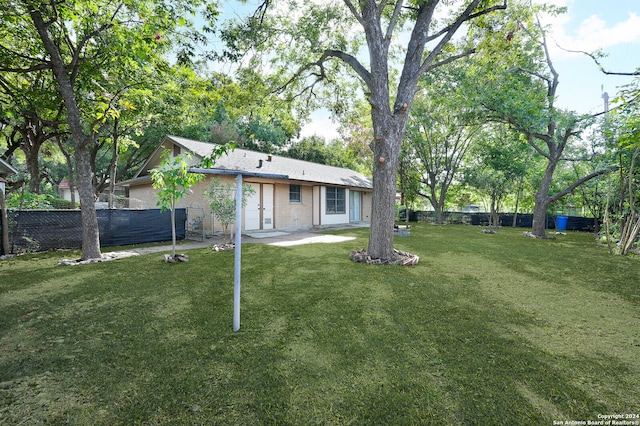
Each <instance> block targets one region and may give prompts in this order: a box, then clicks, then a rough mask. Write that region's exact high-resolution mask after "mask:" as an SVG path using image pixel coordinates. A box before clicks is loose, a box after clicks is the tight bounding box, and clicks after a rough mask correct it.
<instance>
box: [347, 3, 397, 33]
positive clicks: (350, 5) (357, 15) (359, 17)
mask: <svg viewBox="0 0 640 426" xmlns="http://www.w3.org/2000/svg"><path fill="white" fill-rule="evenodd" d="M343 1H344V4H346V5H347V7H348V8H349V10H350V11H351V14H352V15H353V17H354V18H356V19H357V20H358V22H359V23H360V25H362V26H363V27H364V26H365V22H364V19H363V18H362V15H361V14H360V13H358V9H356V7H355V6H354V5H353V3H352V2H351V0H343ZM401 3H402V2H401Z"/></svg>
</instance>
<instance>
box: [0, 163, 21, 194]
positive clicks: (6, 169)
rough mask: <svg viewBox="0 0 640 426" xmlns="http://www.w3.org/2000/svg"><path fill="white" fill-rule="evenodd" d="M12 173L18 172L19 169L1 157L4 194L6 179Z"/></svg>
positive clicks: (0, 183) (1, 181)
mask: <svg viewBox="0 0 640 426" xmlns="http://www.w3.org/2000/svg"><path fill="white" fill-rule="evenodd" d="M10 174H18V171H17V170H16V169H15V168H14V167H13V166H12V165H11V164H9V163H7V162H6V161H4V160H3V159H2V158H0V191H2V193H3V194H4V190H5V184H6V183H7V180H6V179H5V178H6V177H7V176H9V175H10Z"/></svg>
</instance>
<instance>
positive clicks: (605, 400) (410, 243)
mask: <svg viewBox="0 0 640 426" xmlns="http://www.w3.org/2000/svg"><path fill="white" fill-rule="evenodd" d="M335 233H337V234H341V235H352V236H355V237H357V240H355V241H350V242H346V243H340V244H312V245H304V246H294V247H287V248H285V247H272V246H266V245H263V244H246V245H244V246H243V249H242V259H243V268H242V327H241V330H240V332H238V333H233V331H232V325H233V315H232V314H233V312H232V311H233V253H232V252H221V253H216V252H214V251H212V250H210V249H199V250H192V251H190V252H189V262H188V263H180V264H167V263H164V262H163V261H162V255H161V254H149V255H144V256H138V257H132V258H126V259H121V260H117V261H112V262H105V263H100V264H93V265H80V266H74V267H64V266H58V265H57V261H58V260H60V259H61V258H63V257H71V256H74V255H75V256H77V255H78V253H70V252H51V253H43V254H35V255H23V256H19V257H17V258H14V259H10V260H4V261H0V348H1V352H0V424H29V425H31V424H62V423H65V424H66V423H71V424H78V425H85V424H91V425H117V424H123V425H130V424H247V425H253V424H290V425H306V424H334V425H344V424H357V425H369V424H380V425H383V424H384V425H388V424H389V425H390V424H394V425H395V424H437V425H448V424H451V425H458V424H478V425H501V424H504V425H530V424H534V425H535V424H541V425H551V424H553V422H554V421H561V422H563V423H564V421H569V420H575V421H588V420H591V421H596V420H599V417H598V416H599V415H610V414H638V413H640V261H639V259H637V258H633V257H614V256H610V255H608V253H607V250H606V248H604V247H598V246H597V245H596V244H595V243H594V239H593V236H592V235H589V234H586V233H571V232H570V233H568V235H566V236H557V237H556V239H554V240H549V241H542V240H534V239H530V238H525V237H523V236H522V229H520V230H517V229H511V228H505V229H501V230H499V231H498V234H496V235H488V234H483V233H481V228H478V227H471V226H453V225H450V226H431V225H417V226H415V227H414V228H413V230H412V232H411V236H410V237H407V238H396V243H395V245H396V248H398V249H401V250H406V251H409V252H411V253H415V254H418V255H420V263H419V264H418V265H417V266H414V267H401V266H370V265H364V264H358V263H355V262H352V261H350V260H349V257H348V254H349V251H350V250H353V249H360V248H363V247H366V243H367V237H368V230H367V229H357V230H347V231H336V232H335Z"/></svg>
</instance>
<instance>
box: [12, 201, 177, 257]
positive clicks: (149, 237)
mask: <svg viewBox="0 0 640 426" xmlns="http://www.w3.org/2000/svg"><path fill="white" fill-rule="evenodd" d="M96 213H97V215H98V226H99V228H100V245H101V246H102V247H108V246H119V245H129V244H142V243H152V242H158V241H171V214H170V213H171V212H169V211H164V212H161V211H160V210H159V209H151V210H122V209H109V210H97V211H96ZM7 216H8V223H9V247H3V251H2V252H3V253H5V254H8V253H24V252H35V251H46V250H54V249H78V248H81V247H82V220H81V216H80V210H9V211H8V214H7ZM186 220H187V210H186V209H176V238H177V239H184V238H185V236H186V225H185V224H186ZM0 225H1V224H0Z"/></svg>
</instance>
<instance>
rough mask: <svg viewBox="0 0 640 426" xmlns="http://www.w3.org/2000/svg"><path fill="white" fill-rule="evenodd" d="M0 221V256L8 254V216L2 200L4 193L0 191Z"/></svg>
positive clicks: (5, 204) (5, 205)
mask: <svg viewBox="0 0 640 426" xmlns="http://www.w3.org/2000/svg"><path fill="white" fill-rule="evenodd" d="M0 215H1V217H0V221H1V222H2V240H1V241H2V246H1V247H0V254H9V216H8V215H7V203H6V202H5V199H4V191H2V190H0Z"/></svg>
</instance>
